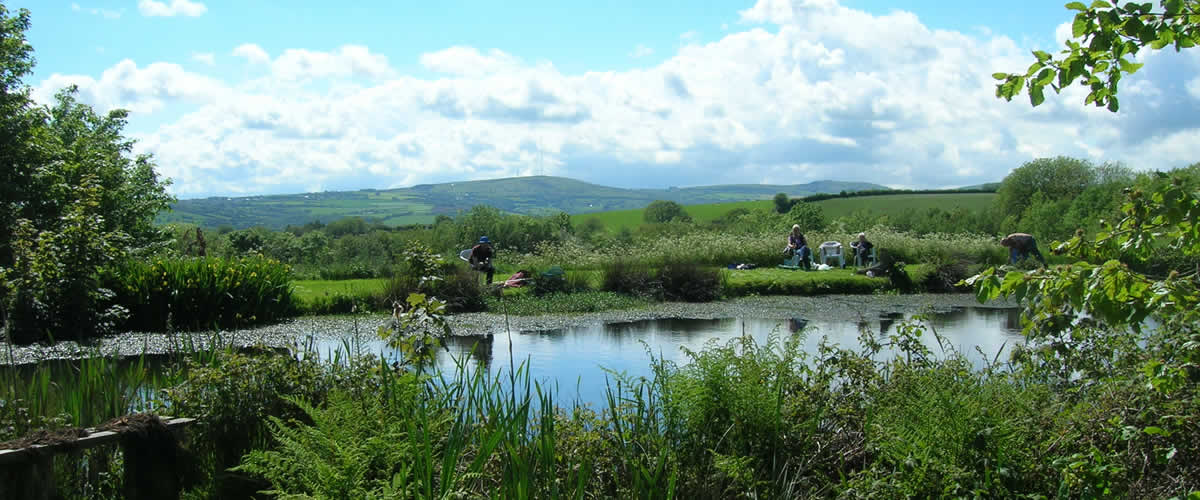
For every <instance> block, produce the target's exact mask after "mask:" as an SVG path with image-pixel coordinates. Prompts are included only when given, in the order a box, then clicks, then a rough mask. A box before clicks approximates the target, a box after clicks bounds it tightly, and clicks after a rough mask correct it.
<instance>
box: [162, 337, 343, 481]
mask: <svg viewBox="0 0 1200 500" xmlns="http://www.w3.org/2000/svg"><path fill="white" fill-rule="evenodd" d="M214 354H215V355H214V356H212V357H210V358H208V359H201V358H194V359H189V360H187V361H186V365H185V368H184V373H186V380H185V381H184V382H183V383H182V384H179V385H176V386H174V387H170V388H167V389H166V390H165V393H166V397H167V399H168V400H169V401H170V405H171V408H172V411H175V412H177V414H179V415H187V416H189V417H194V418H197V419H199V423H198V425H196V426H195V427H193V429H192V431H191V432H192V433H193V434H192V436H193V441H192V442H193V443H195V445H194V446H195V447H196V448H197V449H196V451H197V452H198V453H199V454H200V455H201V456H203V457H208V458H207V460H208V461H210V462H211V463H210V464H209V466H210V467H212V469H213V470H218V471H219V470H223V469H225V468H227V467H230V466H232V465H235V464H236V463H237V462H238V460H239V459H240V457H241V456H242V454H243V453H245V452H246V451H247V450H249V449H252V448H261V447H264V446H265V445H266V443H267V441H266V439H267V437H268V435H267V428H266V422H267V418H268V417H270V416H274V417H279V418H284V419H293V418H300V417H301V416H302V413H301V412H299V411H298V410H297V409H296V407H295V406H294V405H293V404H291V403H290V402H289V401H288V398H295V397H301V398H304V399H305V400H306V401H311V402H319V401H321V400H322V399H323V398H324V396H325V395H327V394H328V393H329V391H330V388H331V386H332V385H333V384H335V383H336V382H337V378H335V377H333V376H329V375H331V374H330V373H329V372H326V371H325V370H324V367H323V365H322V364H321V362H320V361H319V360H317V359H316V358H315V357H312V356H308V357H305V358H296V357H292V356H284V355H266V356H252V355H248V354H241V353H236V352H228V351H223V352H222V351H218V352H216V353H214Z"/></svg>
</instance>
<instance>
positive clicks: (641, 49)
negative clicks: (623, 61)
mask: <svg viewBox="0 0 1200 500" xmlns="http://www.w3.org/2000/svg"><path fill="white" fill-rule="evenodd" d="M650 55H654V49H652V48H650V47H647V46H645V45H642V44H640V43H639V44H638V45H637V46H636V47H634V48H633V50H632V51H630V52H629V57H632V58H634V59H639V58H642V57H646V56H650Z"/></svg>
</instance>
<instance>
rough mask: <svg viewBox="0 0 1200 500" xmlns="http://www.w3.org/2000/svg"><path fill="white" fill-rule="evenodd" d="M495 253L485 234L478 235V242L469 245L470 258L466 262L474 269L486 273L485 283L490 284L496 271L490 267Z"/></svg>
mask: <svg viewBox="0 0 1200 500" xmlns="http://www.w3.org/2000/svg"><path fill="white" fill-rule="evenodd" d="M493 255H495V250H494V249H492V242H491V241H489V240H488V237H487V236H480V237H479V243H477V244H476V245H475V246H473V247H471V258H470V260H469V261H468V262H470V263H471V268H472V269H475V270H476V271H480V272H486V273H487V283H488V284H489V285H490V284H492V275H493V274H495V273H496V268H495V267H492V256H493Z"/></svg>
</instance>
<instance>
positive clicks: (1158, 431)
mask: <svg viewBox="0 0 1200 500" xmlns="http://www.w3.org/2000/svg"><path fill="white" fill-rule="evenodd" d="M1142 432H1145V433H1146V434H1149V435H1151V436H1166V435H1167V431H1165V430H1163V429H1162V428H1161V427H1154V426H1150V427H1147V428H1145V429H1142Z"/></svg>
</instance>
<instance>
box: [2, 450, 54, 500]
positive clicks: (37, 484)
mask: <svg viewBox="0 0 1200 500" xmlns="http://www.w3.org/2000/svg"><path fill="white" fill-rule="evenodd" d="M54 491H55V488H54V454H53V453H44V454H42V453H39V454H36V455H33V456H30V457H29V458H27V459H26V460H25V461H23V462H18V463H12V464H7V465H4V466H0V498H5V499H12V500H50V499H51V498H53V497H54V496H55V495H54Z"/></svg>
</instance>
